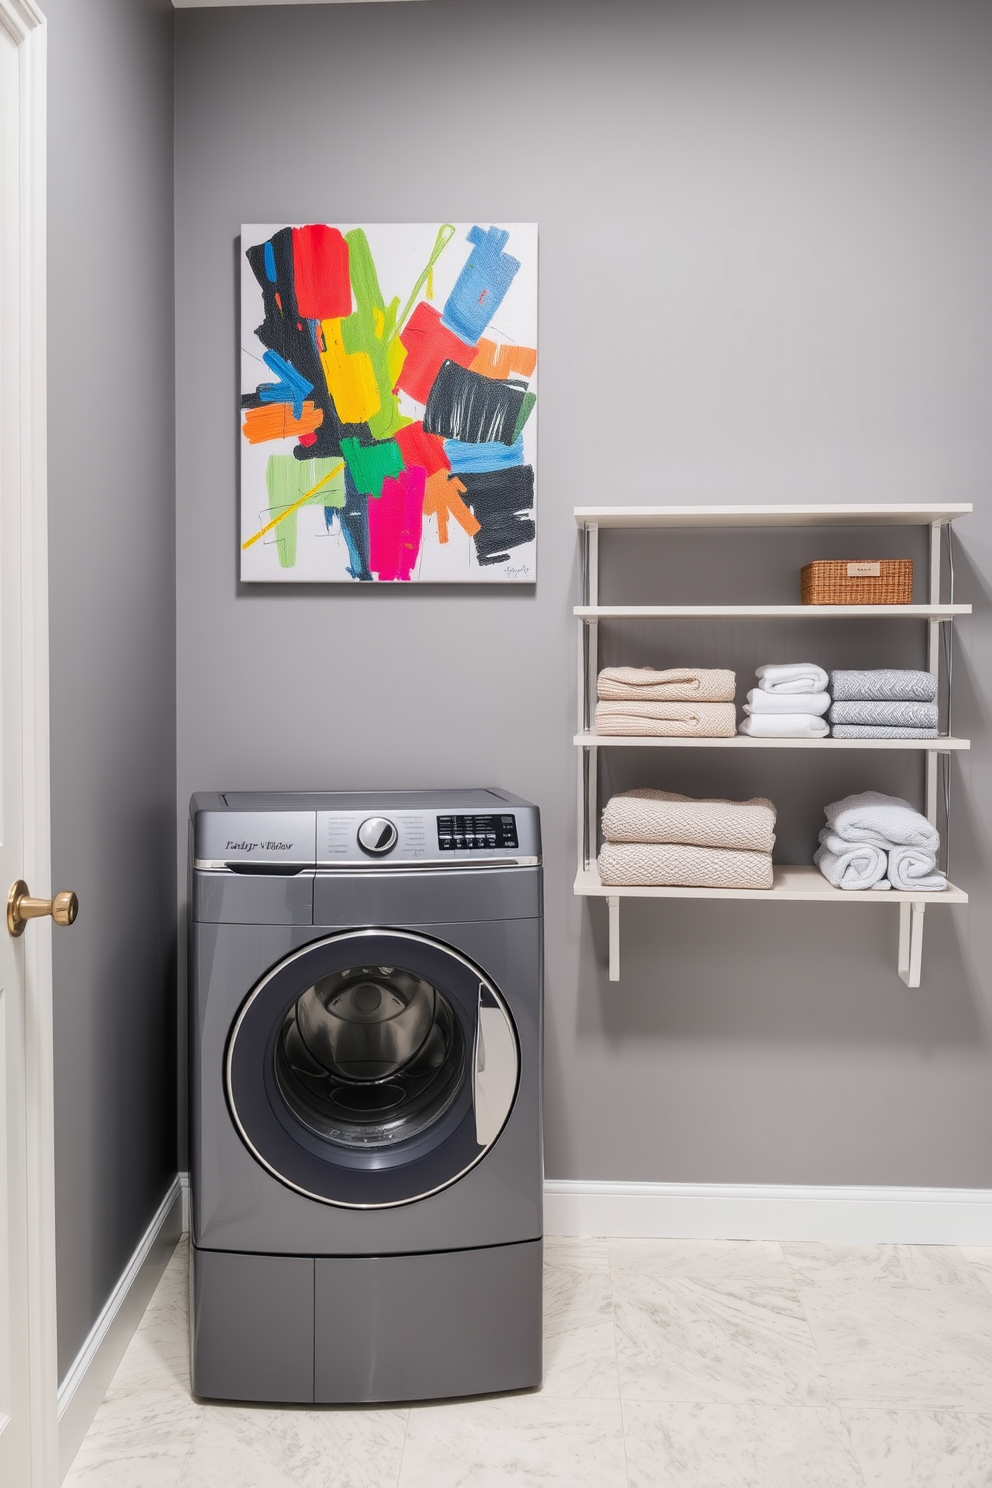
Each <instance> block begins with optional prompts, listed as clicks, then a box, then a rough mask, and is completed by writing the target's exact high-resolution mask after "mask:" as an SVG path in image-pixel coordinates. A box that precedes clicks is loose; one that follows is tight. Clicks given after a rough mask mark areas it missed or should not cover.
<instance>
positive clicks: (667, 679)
mask: <svg viewBox="0 0 992 1488" xmlns="http://www.w3.org/2000/svg"><path fill="white" fill-rule="evenodd" d="M736 687H737V677H736V675H735V674H734V673H733V672H728V671H726V670H724V669H722V668H715V667H667V668H666V669H665V670H664V671H660V672H659V671H655V669H654V667H631V666H616V667H604V668H603V670H602V671H601V672H600V674H599V677H598V679H597V685H596V695H597V697H601V698H605V699H606V700H607V701H608V702H628V703H629V702H645V701H647V702H655V703H664V702H669V703H732V702H733V701H734V691H735V689H736Z"/></svg>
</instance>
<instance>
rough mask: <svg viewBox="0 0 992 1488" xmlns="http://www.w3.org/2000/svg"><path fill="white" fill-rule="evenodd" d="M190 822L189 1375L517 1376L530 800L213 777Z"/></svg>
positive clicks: (533, 1248)
mask: <svg viewBox="0 0 992 1488" xmlns="http://www.w3.org/2000/svg"><path fill="white" fill-rule="evenodd" d="M190 818H191V823H190V865H191V866H190V915H191V931H190V940H191V948H190V949H191V961H190V1066H191V1080H190V1101H191V1112H190V1129H191V1168H192V1242H193V1243H192V1265H191V1276H192V1379H193V1389H194V1391H195V1392H196V1394H198V1395H201V1396H207V1397H212V1398H218V1399H228V1400H257V1401H287V1402H296V1403H302V1402H311V1401H317V1402H361V1401H388V1400H415V1399H437V1398H441V1397H444V1396H452V1395H474V1394H482V1393H485V1392H488V1391H496V1390H515V1389H521V1388H524V1387H527V1386H533V1385H537V1384H539V1383H540V1379H541V1262H542V1235H543V1224H542V1178H543V1172H542V1144H541V1137H542V1133H541V1045H542V934H541V932H542V899H541V894H542V884H541V838H540V819H539V815H538V811H537V808H536V807H534V806H532V805H530V804H528V803H527V802H526V801H521V800H519V799H518V798H517V797H515V796H511V795H508V794H507V793H506V792H505V791H501V790H495V789H492V790H482V789H479V790H450V791H431V792H424V793H416V792H391V793H382V794H369V793H363V794H342V793H317V794H283V793H280V794H272V795H263V794H259V793H254V792H251V793H246V792H237V793H230V794H226V795H195V796H194V797H193V799H192V802H191V803H190Z"/></svg>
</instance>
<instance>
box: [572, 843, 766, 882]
mask: <svg viewBox="0 0 992 1488" xmlns="http://www.w3.org/2000/svg"><path fill="white" fill-rule="evenodd" d="M599 876H600V879H601V880H602V882H603V883H604V884H616V885H618V886H621V885H624V884H645V885H647V884H677V885H679V886H681V887H684V888H696V889H770V888H771V886H772V882H773V879H774V874H773V872H772V856H771V853H761V852H734V851H732V850H731V849H730V848H726V847H691V846H687V845H686V844H684V843H666V842H604V843H603V846H602V848H601V849H600V853H599Z"/></svg>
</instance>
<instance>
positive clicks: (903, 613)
mask: <svg viewBox="0 0 992 1488" xmlns="http://www.w3.org/2000/svg"><path fill="white" fill-rule="evenodd" d="M572 613H573V614H574V615H576V616H577V617H578V618H579V619H580V620H659V619H660V620H953V618H954V617H955V615H970V614H971V605H970V604H938V603H934V604H909V605H897V604H886V605H881V604H869V605H854V604H848V605H842V604H835V605H814V604H786V605H781V604H780V605H576V606H575V608H574V610H573V611H572Z"/></svg>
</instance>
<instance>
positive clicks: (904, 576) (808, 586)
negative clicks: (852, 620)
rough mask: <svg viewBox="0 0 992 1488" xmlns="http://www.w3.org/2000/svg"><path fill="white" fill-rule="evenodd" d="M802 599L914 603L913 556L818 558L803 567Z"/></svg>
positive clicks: (814, 602) (840, 602)
mask: <svg viewBox="0 0 992 1488" xmlns="http://www.w3.org/2000/svg"><path fill="white" fill-rule="evenodd" d="M802 602H803V604H810V605H869V604H878V605H885V604H898V605H901V604H912V603H913V560H912V558H850V559H848V558H842V559H826V560H824V559H818V560H817V561H816V562H815V563H807V564H806V567H805V568H804V569H803V571H802Z"/></svg>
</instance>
